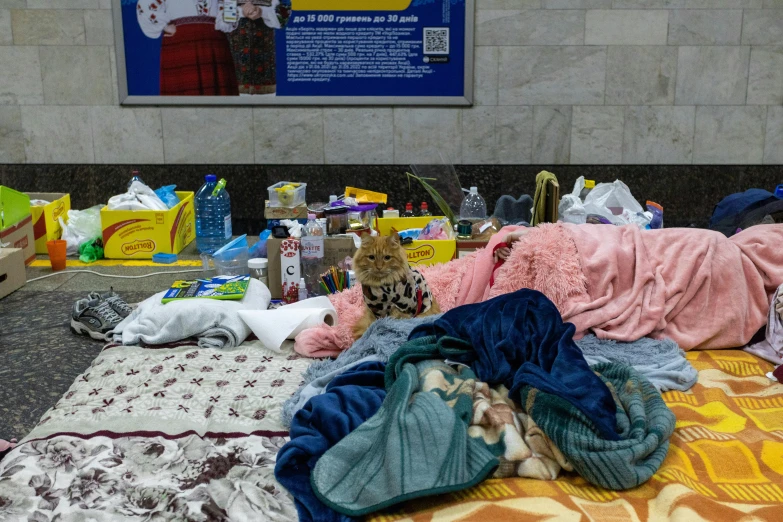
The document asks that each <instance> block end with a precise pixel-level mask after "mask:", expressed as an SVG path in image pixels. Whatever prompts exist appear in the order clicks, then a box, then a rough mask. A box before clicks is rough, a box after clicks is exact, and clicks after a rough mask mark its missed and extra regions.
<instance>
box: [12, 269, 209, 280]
mask: <svg viewBox="0 0 783 522" xmlns="http://www.w3.org/2000/svg"><path fill="white" fill-rule="evenodd" d="M210 270H213V269H210ZM204 271H205V270H204V269H203V268H196V269H192V270H171V271H168V270H167V271H163V272H152V273H151V274H142V275H135V276H129V275H115V274H103V273H101V272H96V271H95V270H62V271H60V272H54V273H51V274H46V275H42V276H40V277H34V278H32V279H28V280H27V282H28V283H32V282H33V281H39V280H41V279H46V278H47V277H53V276H56V275H61V274H94V275H97V276H101V277H114V278H117V279H142V278H145V277H152V276H156V275H163V274H187V273H191V272H204Z"/></svg>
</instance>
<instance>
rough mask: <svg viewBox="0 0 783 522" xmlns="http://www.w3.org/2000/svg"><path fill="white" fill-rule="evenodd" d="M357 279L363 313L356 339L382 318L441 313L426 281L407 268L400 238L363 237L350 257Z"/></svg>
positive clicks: (357, 328) (354, 333)
mask: <svg viewBox="0 0 783 522" xmlns="http://www.w3.org/2000/svg"><path fill="white" fill-rule="evenodd" d="M353 269H354V271H355V273H356V280H357V281H358V282H359V283H361V285H362V294H364V306H365V311H364V315H363V316H362V318H361V319H360V320H359V321H358V322H357V323H356V325H355V326H354V328H353V336H354V338H355V339H358V338H359V337H361V336H362V334H364V332H365V331H366V330H367V328H368V327H369V326H370V325H371V324H372V323H373V322H374V321H375V320H376V319H380V318H381V317H393V318H395V319H410V318H411V317H423V316H427V315H434V314H437V313H440V308H439V307H438V303H437V302H436V301H435V298H434V297H433V295H432V292H431V291H430V288H429V286H427V281H426V280H425V279H424V277H423V276H422V275H421V274H420V273H419V272H418V271H417V270H413V269H411V267H410V266H409V265H408V255H407V253H406V252H405V249H404V248H403V247H402V244H401V243H400V236H399V235H398V234H397V232H393V233H392V235H390V236H363V237H362V245H361V247H360V248H359V249H358V250H357V251H356V254H354V256H353Z"/></svg>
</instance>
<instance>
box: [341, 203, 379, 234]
mask: <svg viewBox="0 0 783 522" xmlns="http://www.w3.org/2000/svg"><path fill="white" fill-rule="evenodd" d="M377 207H378V205H377V204H376V203H368V204H365V205H356V206H354V207H349V210H350V211H351V214H350V216H349V218H348V219H349V226H350V228H351V229H354V224H353V220H355V221H357V222H359V223H360V224H361V225H360V226H357V228H360V229H374V228H375V209H376V208H377Z"/></svg>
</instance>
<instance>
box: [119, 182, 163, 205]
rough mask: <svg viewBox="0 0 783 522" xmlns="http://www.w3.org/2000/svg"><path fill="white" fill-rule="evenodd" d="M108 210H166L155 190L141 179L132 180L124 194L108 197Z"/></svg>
mask: <svg viewBox="0 0 783 522" xmlns="http://www.w3.org/2000/svg"><path fill="white" fill-rule="evenodd" d="M108 209H109V210H168V209H169V207H167V206H166V204H165V203H164V202H163V201H161V199H160V198H159V197H158V195H157V194H155V192H154V191H153V190H152V189H151V188H149V187H148V186H147V185H145V184H144V183H142V182H141V181H138V180H136V181H134V182H133V183H131V185H130V187H129V188H128V192H126V193H125V194H118V195H116V196H112V197H111V198H109V204H108Z"/></svg>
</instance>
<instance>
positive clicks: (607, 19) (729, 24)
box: [0, 0, 783, 165]
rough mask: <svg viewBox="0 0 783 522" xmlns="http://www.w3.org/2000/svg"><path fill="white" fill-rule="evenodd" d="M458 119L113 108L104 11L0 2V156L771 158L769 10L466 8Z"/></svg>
mask: <svg viewBox="0 0 783 522" xmlns="http://www.w3.org/2000/svg"><path fill="white" fill-rule="evenodd" d="M476 3H477V6H478V8H477V12H476V49H475V71H476V72H475V106H474V107H472V108H466V109H459V108H402V107H401V108H394V109H392V108H284V109H280V108H268V109H267V108H187V107H185V108H181V107H177V108H174V107H172V108H158V107H143V108H120V107H119V106H118V94H117V84H116V81H117V80H116V76H117V73H116V63H115V54H114V47H113V41H114V40H113V30H112V21H111V10H110V8H111V1H110V0H0V163H28V164H53V163H66V164H90V163H98V164H130V163H142V164H204V163H215V164H316V165H323V164H325V165H330V164H336V165H340V164H381V165H383V164H388V165H393V164H408V163H410V162H428V161H432V160H434V159H436V158H437V151H440V152H442V153H443V154H444V155H445V156H446V157H447V158H448V160H449V161H451V162H453V163H456V164H516V165H520V164H582V165H584V164H756V165H759V164H780V163H783V0H476Z"/></svg>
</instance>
